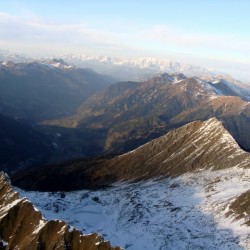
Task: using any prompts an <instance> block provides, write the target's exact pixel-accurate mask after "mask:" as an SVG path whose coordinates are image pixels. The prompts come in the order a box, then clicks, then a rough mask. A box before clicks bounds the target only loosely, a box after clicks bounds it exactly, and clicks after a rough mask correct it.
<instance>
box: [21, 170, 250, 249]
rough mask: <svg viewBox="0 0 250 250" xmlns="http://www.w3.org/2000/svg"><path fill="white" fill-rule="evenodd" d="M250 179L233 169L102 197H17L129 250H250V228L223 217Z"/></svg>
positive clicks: (119, 189)
mask: <svg viewBox="0 0 250 250" xmlns="http://www.w3.org/2000/svg"><path fill="white" fill-rule="evenodd" d="M249 177H250V170H244V169H240V168H233V169H229V170H221V171H214V172H211V171H205V172H198V173H191V174H186V175H184V176H181V177H178V178H175V179H162V180H151V181H147V182H140V183H135V184H129V183H125V184H124V183H120V184H116V186H115V187H113V188H110V189H107V190H102V191H88V190H83V191H76V192H69V193H40V192H26V191H23V190H18V191H19V192H20V194H21V195H22V196H26V197H27V198H28V199H30V200H31V201H32V202H33V203H34V204H35V205H36V206H37V207H38V208H39V209H40V210H41V211H42V213H43V214H44V215H45V217H46V218H47V219H55V218H56V219H61V220H65V221H66V222H68V223H69V224H70V225H72V226H75V227H76V228H78V229H80V230H82V231H83V232H84V233H90V232H99V233H101V234H103V235H104V236H105V239H107V240H110V242H111V243H112V244H114V245H120V246H123V247H124V248H125V249H131V250H132V249H134V250H140V249H150V250H151V249H178V250H179V249H250V228H248V227H246V226H245V225H243V223H244V221H235V220H234V217H229V218H227V217H226V216H225V214H226V212H227V211H228V206H229V204H230V203H231V202H232V201H233V200H234V198H235V197H237V196H238V195H240V194H241V193H243V192H245V191H247V190H248V189H250V181H249V180H250V178H249ZM64 195H65V197H64Z"/></svg>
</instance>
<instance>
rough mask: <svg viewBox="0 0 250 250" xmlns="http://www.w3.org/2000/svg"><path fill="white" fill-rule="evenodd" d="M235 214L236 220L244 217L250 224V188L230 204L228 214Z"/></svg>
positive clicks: (247, 223)
mask: <svg viewBox="0 0 250 250" xmlns="http://www.w3.org/2000/svg"><path fill="white" fill-rule="evenodd" d="M231 215H233V216H234V217H235V219H236V220H241V219H243V221H244V224H246V225H247V226H250V190H248V191H246V192H245V193H243V194H241V195H239V196H238V197H237V198H236V199H235V200H234V201H233V202H232V203H231V204H230V206H229V211H228V212H227V216H231Z"/></svg>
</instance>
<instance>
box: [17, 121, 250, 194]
mask: <svg viewBox="0 0 250 250" xmlns="http://www.w3.org/2000/svg"><path fill="white" fill-rule="evenodd" d="M249 164H250V155H249V153H247V152H245V151H243V150H242V149H240V147H239V146H238V144H237V143H236V142H235V140H234V139H233V137H232V136H231V135H230V134H229V133H228V132H227V130H226V129H225V128H224V127H223V126H222V123H221V122H219V121H218V120H217V119H216V118H211V119H209V120H208V121H205V122H201V121H195V122H192V123H189V124H187V125H184V126H182V127H180V128H178V129H174V130H172V131H170V132H169V133H167V134H166V135H164V136H162V137H160V138H157V139H155V140H153V141H151V142H148V143H146V144H145V145H143V146H140V147H139V148H137V149H136V150H134V151H131V152H128V153H126V154H123V155H120V156H116V157H114V158H111V159H107V158H99V159H93V160H88V161H86V160H84V161H81V160H79V161H74V162H71V163H70V162H69V163H65V164H63V165H53V166H49V167H46V168H44V169H39V171H31V172H30V173H26V174H25V173H24V174H17V175H16V176H15V175H14V176H13V177H12V180H13V183H14V184H15V185H17V186H20V187H22V188H24V189H38V190H42V191H52V190H53V191H55V190H75V189H81V188H86V189H89V188H102V187H105V186H109V185H111V184H112V183H115V182H117V181H131V180H133V181H139V180H147V179H150V178H157V177H166V176H167V177H176V176H179V175H182V174H184V173H187V172H193V171H199V170H205V169H214V170H217V169H223V168H231V167H235V166H240V167H249ZM30 176H32V178H33V182H32V183H30V182H29V181H28V180H29V178H30ZM57 180H58V181H57ZM63 180H64V181H63ZM66 180H67V181H66ZM49 187H50V188H49Z"/></svg>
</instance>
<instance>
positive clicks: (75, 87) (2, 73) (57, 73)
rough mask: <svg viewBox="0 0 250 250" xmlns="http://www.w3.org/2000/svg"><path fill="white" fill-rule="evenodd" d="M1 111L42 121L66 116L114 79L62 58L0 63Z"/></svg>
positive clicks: (9, 114) (16, 116)
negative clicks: (72, 64)
mask: <svg viewBox="0 0 250 250" xmlns="http://www.w3.org/2000/svg"><path fill="white" fill-rule="evenodd" d="M0 82H1V84H0V113H2V114H6V115H8V116H12V117H14V118H18V119H20V118H21V119H26V120H30V121H36V122H37V121H42V120H44V119H51V118H53V117H54V118H55V117H63V116H67V115H69V114H70V113H72V112H74V111H75V109H76V108H77V107H78V106H79V105H80V104H81V103H82V101H84V100H85V99H86V98H87V97H89V96H90V95H92V94H93V93H95V92H96V91H98V90H100V89H102V88H105V87H106V86H108V85H109V84H111V83H114V82H115V80H114V79H113V78H112V77H109V76H105V75H100V74H97V73H95V72H94V71H92V70H90V69H79V68H76V67H74V66H70V65H67V64H66V63H65V62H63V61H62V60H56V59H54V60H51V61H48V62H37V61H34V62H30V63H14V62H11V61H8V62H2V63H0Z"/></svg>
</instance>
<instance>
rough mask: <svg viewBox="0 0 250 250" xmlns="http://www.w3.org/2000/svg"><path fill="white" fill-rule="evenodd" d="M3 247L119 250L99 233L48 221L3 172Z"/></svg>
mask: <svg viewBox="0 0 250 250" xmlns="http://www.w3.org/2000/svg"><path fill="white" fill-rule="evenodd" d="M0 249H4V250H8V249H20V250H34V249H39V250H42V249H44V250H50V249H58V250H64V249H67V250H70V249H72V250H76V249H77V250H80V249H88V250H113V249H114V250H119V249H121V248H119V247H111V245H110V243H109V242H106V241H104V239H103V238H102V236H100V235H99V234H95V233H94V234H90V235H82V234H81V233H80V231H78V230H76V229H74V228H73V229H71V228H70V227H69V226H68V225H67V224H66V223H65V222H63V221H59V220H55V221H47V220H45V219H44V218H43V216H42V214H41V213H40V212H39V211H38V210H37V209H36V208H35V207H34V206H33V205H32V203H31V202H29V201H28V200H27V199H26V198H20V197H19V194H18V193H16V192H14V191H13V189H12V187H11V185H10V183H9V181H8V180H7V177H6V176H5V175H4V174H3V173H0Z"/></svg>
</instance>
